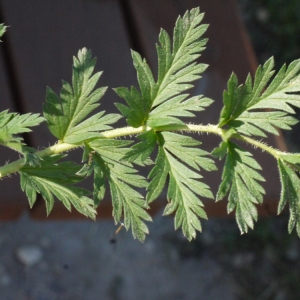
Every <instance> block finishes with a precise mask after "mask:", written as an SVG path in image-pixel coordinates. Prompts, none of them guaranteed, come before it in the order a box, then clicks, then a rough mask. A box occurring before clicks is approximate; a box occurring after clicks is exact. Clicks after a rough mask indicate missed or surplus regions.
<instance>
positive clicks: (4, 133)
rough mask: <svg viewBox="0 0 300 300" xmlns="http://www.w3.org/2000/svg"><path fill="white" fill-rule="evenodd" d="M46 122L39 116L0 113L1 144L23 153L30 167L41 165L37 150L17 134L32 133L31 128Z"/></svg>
mask: <svg viewBox="0 0 300 300" xmlns="http://www.w3.org/2000/svg"><path fill="white" fill-rule="evenodd" d="M43 121H45V119H44V118H43V117H41V116H40V115H39V114H31V113H28V114H23V115H20V114H18V113H9V112H8V110H5V111H2V112H1V113H0V144H1V145H3V146H5V147H9V148H11V149H13V150H15V151H18V152H19V153H21V154H22V155H23V156H24V158H25V162H26V163H29V164H30V165H39V160H40V159H39V158H38V157H37V156H36V155H35V154H34V152H36V150H34V149H32V148H30V147H28V146H26V145H25V144H24V143H23V138H22V137H20V136H17V134H20V133H24V132H31V131H32V130H31V129H30V127H33V126H37V125H39V124H40V123H42V122H43Z"/></svg>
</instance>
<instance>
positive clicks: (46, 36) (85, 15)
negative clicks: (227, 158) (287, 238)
mask: <svg viewBox="0 0 300 300" xmlns="http://www.w3.org/2000/svg"><path fill="white" fill-rule="evenodd" d="M197 6H200V8H201V11H202V12H205V18H204V21H205V23H209V24H210V27H209V29H208V32H207V34H206V36H207V37H208V38H209V43H208V49H207V50H206V51H205V52H204V54H203V57H202V61H203V62H205V63H208V64H209V65H210V67H209V69H208V71H207V72H206V73H205V74H204V75H203V78H202V79H201V80H200V81H199V82H198V83H196V86H195V89H194V91H193V93H197V94H205V95H206V96H208V97H211V98H213V99H215V103H214V105H212V106H211V108H210V109H209V110H208V111H207V112H205V113H202V114H199V116H198V119H197V121H196V120H193V122H195V123H203V124H206V123H215V122H217V120H218V116H219V112H220V109H221V107H222V92H223V90H224V89H225V88H226V82H227V80H228V78H229V76H230V74H231V72H232V71H234V72H236V73H237V75H238V77H239V78H240V79H241V81H242V80H244V79H245V77H246V75H247V74H248V72H252V73H253V72H254V70H255V69H256V59H255V56H254V53H253V50H252V47H251V44H250V43H249V39H248V36H247V33H246V31H245V28H244V26H243V23H242V21H241V19H240V15H239V12H238V9H237V4H236V2H235V1H234V0H227V1H224V0H210V1H205V0H164V1H161V0H143V1H140V0H64V1H61V0H43V1H38V0H26V1H20V0H1V1H0V17H1V19H2V20H1V22H4V23H5V24H7V25H9V26H10V27H9V29H8V32H7V33H6V34H5V37H4V38H3V40H4V43H1V52H0V84H1V92H2V93H1V96H2V99H1V102H0V109H1V110H4V109H8V108H9V109H10V111H19V112H20V113H25V112H35V113H41V111H42V103H43V101H44V97H45V90H46V86H50V87H51V88H52V89H54V90H55V91H56V92H59V90H60V88H61V79H64V80H67V81H70V80H71V66H72V56H73V55H77V52H78V50H79V49H81V48H83V47H87V48H89V49H91V50H92V53H93V55H94V56H96V57H97V59H98V60H97V66H96V68H97V70H103V71H104V73H103V75H102V77H101V79H100V84H101V85H103V86H106V85H108V86H109V87H110V88H113V87H118V86H130V85H136V82H137V81H136V75H135V72H134V68H133V66H132V61H131V56H130V48H132V49H134V50H137V51H139V52H140V53H141V54H142V55H143V56H144V57H146V59H147V61H148V62H149V64H150V65H151V66H152V67H154V68H156V65H157V62H156V61H157V58H156V51H155V43H156V42H157V39H158V33H159V29H160V28H161V27H162V28H164V29H166V30H167V31H168V32H169V33H170V34H171V33H172V29H173V27H174V23H175V20H176V18H177V16H178V15H179V14H181V15H182V14H183V13H184V12H185V11H186V10H187V9H191V8H193V7H197ZM118 101H120V99H119V98H118V97H117V96H116V95H115V94H114V93H113V91H112V90H111V89H110V90H109V91H108V93H107V94H106V95H105V97H104V98H103V99H102V103H103V104H102V106H101V109H105V110H106V111H109V112H112V111H116V108H115V106H114V103H115V102H118ZM120 125H125V123H124V122H123V123H121V124H120ZM199 139H200V140H201V141H202V142H203V144H204V147H205V149H207V150H212V149H213V148H214V147H215V146H216V145H218V143H219V139H218V138H216V137H212V136H204V135H203V136H199ZM26 141H27V142H28V143H29V144H30V145H31V146H34V147H37V148H39V149H43V148H45V147H47V146H48V145H49V144H51V143H53V142H54V139H53V138H52V136H51V135H50V133H49V132H48V130H47V128H46V126H41V127H39V128H34V132H33V133H32V134H30V135H29V136H26ZM268 143H269V144H271V145H273V146H275V147H280V148H283V147H285V145H284V142H283V141H282V139H281V138H279V139H275V138H274V139H269V140H268ZM0 153H1V156H0V159H1V164H4V163H5V162H6V161H7V160H8V159H10V160H13V159H14V158H18V155H16V154H15V153H14V154H13V157H12V156H11V153H10V152H9V151H7V150H6V149H3V148H2V149H1V152H0ZM71 155H72V156H73V155H74V154H73V153H72V154H71ZM256 157H257V159H258V160H259V162H261V164H262V165H263V167H264V172H263V175H264V176H265V178H266V179H267V183H266V184H265V188H266V192H267V193H266V200H265V201H266V202H265V203H266V204H264V205H263V206H261V207H260V209H259V211H260V214H265V215H266V214H267V215H268V214H274V213H275V211H276V203H277V200H278V198H279V193H280V191H279V180H278V175H277V170H276V164H275V163H274V161H273V160H272V158H270V157H269V156H267V155H264V154H262V153H261V152H260V151H257V156H256ZM204 175H205V178H207V179H206V182H207V183H208V184H209V185H210V186H212V189H213V191H214V192H216V189H217V187H218V184H219V183H220V180H221V168H220V170H219V171H218V172H214V173H209V174H204ZM0 189H1V197H0V218H1V219H2V220H9V219H12V218H16V217H18V216H19V215H20V213H21V212H22V211H23V210H24V209H28V204H27V200H26V197H25V195H24V194H23V193H22V192H21V191H20V186H19V178H18V176H12V178H9V179H4V180H3V181H1V182H0ZM162 201H164V200H163V199H162ZM160 203H161V202H158V204H157V205H156V206H155V207H154V208H153V212H155V211H157V209H158V207H159V206H160ZM205 206H206V209H207V211H208V215H209V216H224V215H226V202H225V201H222V202H220V203H218V204H216V203H214V202H213V201H206V202H205ZM31 214H32V216H33V217H35V218H44V217H45V207H44V204H43V202H42V201H39V203H37V205H36V206H35V207H34V209H33V210H32V211H31ZM110 216H111V206H110V204H108V203H107V202H104V203H103V204H102V205H100V207H99V218H101V217H110ZM69 217H71V218H75V217H78V214H77V213H76V212H75V211H74V212H72V213H71V214H70V213H69V212H68V211H66V209H64V208H63V207H62V206H61V205H60V204H59V203H58V202H57V203H56V205H55V206H54V210H53V212H52V214H51V215H50V218H69Z"/></svg>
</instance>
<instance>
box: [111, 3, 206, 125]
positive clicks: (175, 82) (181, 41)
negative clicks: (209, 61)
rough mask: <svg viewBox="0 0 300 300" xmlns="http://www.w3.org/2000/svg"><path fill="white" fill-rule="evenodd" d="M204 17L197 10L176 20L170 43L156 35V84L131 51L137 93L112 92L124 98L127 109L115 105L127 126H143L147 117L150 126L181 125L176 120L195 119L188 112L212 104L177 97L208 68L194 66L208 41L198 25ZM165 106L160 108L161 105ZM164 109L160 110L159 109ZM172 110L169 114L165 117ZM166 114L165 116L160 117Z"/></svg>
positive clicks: (146, 66)
mask: <svg viewBox="0 0 300 300" xmlns="http://www.w3.org/2000/svg"><path fill="white" fill-rule="evenodd" d="M202 19H203V14H202V13H200V10H199V8H195V9H192V10H191V11H188V12H186V13H185V15H184V16H183V17H179V18H178V19H177V22H176V25H175V28H174V34H173V43H172V42H171V39H170V37H169V35H168V33H167V32H166V31H165V30H163V29H162V30H161V32H160V34H159V44H158V45H156V50H157V55H158V78H157V81H156V82H155V80H154V77H153V74H152V72H151V70H150V68H149V66H148V64H147V62H146V61H145V60H143V59H142V58H141V56H140V55H139V54H138V53H136V52H134V51H132V57H133V62H134V67H135V69H136V71H137V77H138V82H139V86H140V91H141V92H139V91H138V90H137V89H136V88H134V87H132V88H131V90H128V89H126V88H123V87H122V88H117V89H115V91H116V93H117V94H118V95H119V96H120V97H121V98H124V99H125V100H126V102H127V105H128V106H125V105H123V104H117V107H118V109H119V110H120V111H121V113H122V114H123V115H124V116H125V117H126V118H127V122H128V124H129V125H131V126H133V127H139V126H141V125H145V124H146V123H147V120H148V115H149V113H150V111H151V109H153V110H152V112H151V113H150V116H149V124H151V125H150V126H163V125H169V124H174V123H175V124H182V122H181V121H180V120H179V119H178V118H174V117H176V116H186V117H190V116H194V115H193V114H192V113H191V111H200V110H203V107H205V106H207V105H208V104H209V103H210V102H211V100H207V99H201V96H200V97H193V98H191V99H186V98H187V96H188V95H187V94H185V95H182V96H179V94H180V93H182V92H185V91H187V90H188V89H190V88H192V87H193V85H192V82H193V81H195V80H197V79H199V78H201V76H200V74H201V73H202V72H203V71H204V70H205V69H206V68H207V65H205V64H201V63H198V62H197V59H198V58H199V57H200V53H201V51H203V50H204V48H205V44H206V42H207V39H203V38H202V35H203V34H204V32H205V31H206V29H207V27H208V26H207V25H201V21H202ZM176 96H177V97H176ZM165 102H166V103H167V104H165V105H163V103H165ZM161 105H163V106H162V107H160V106H161ZM169 108H171V110H170V111H169V113H166V112H167V111H168V109H169ZM163 113H165V114H163Z"/></svg>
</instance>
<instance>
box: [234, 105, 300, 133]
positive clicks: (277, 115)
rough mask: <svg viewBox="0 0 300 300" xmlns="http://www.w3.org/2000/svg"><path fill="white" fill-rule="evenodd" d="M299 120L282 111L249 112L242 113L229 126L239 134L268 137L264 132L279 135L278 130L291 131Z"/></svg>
mask: <svg viewBox="0 0 300 300" xmlns="http://www.w3.org/2000/svg"><path fill="white" fill-rule="evenodd" d="M297 123H298V120H297V119H295V118H294V117H292V116H289V115H287V114H286V113H285V112H282V111H265V112H248V111H245V112H244V113H242V114H241V115H240V116H239V117H238V118H237V119H236V120H234V121H231V122H230V123H229V124H230V126H232V127H234V128H238V131H239V133H242V134H245V135H249V136H251V135H256V136H261V137H266V134H265V133H264V131H266V132H269V133H272V134H275V135H278V134H279V133H278V131H277V129H276V128H281V129H284V130H290V129H291V126H293V125H295V124H297Z"/></svg>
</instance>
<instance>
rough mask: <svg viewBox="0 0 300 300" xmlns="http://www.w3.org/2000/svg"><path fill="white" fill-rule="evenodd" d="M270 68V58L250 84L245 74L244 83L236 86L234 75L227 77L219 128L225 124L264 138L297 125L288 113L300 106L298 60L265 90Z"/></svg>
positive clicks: (271, 60)
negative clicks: (279, 129)
mask: <svg viewBox="0 0 300 300" xmlns="http://www.w3.org/2000/svg"><path fill="white" fill-rule="evenodd" d="M273 67H274V60H273V58H270V59H269V60H268V61H267V62H266V63H265V64H264V65H263V66H262V67H261V66H259V67H258V69H257V71H256V74H255V77H254V82H253V83H252V77H251V76H250V75H248V77H247V79H246V82H245V84H242V85H238V79H237V77H236V75H235V74H232V75H231V77H230V79H229V81H228V88H227V90H226V91H224V94H223V101H224V108H223V109H222V111H221V115H220V121H219V127H222V126H224V125H225V124H227V125H229V126H230V127H231V128H234V129H236V130H237V132H238V133H242V134H246V135H255V136H261V137H266V134H265V132H267V133H272V134H278V131H277V130H276V128H281V129H285V130H289V129H291V126H293V125H295V124H296V123H297V122H298V121H297V120H296V119H295V118H294V117H291V116H289V115H288V113H295V111H294V109H293V108H292V107H291V106H290V105H293V106H296V107H300V95H299V92H300V77H299V76H300V60H296V61H294V62H292V63H291V64H290V65H289V66H288V68H286V65H284V66H283V67H282V68H281V69H280V71H279V72H278V73H277V75H276V76H275V78H274V79H273V80H272V81H271V83H270V84H269V86H268V87H267V84H268V83H269V81H270V80H271V78H272V76H273V74H274V70H273ZM297 93H298V94H297ZM259 109H266V110H265V111H262V112H260V111H257V110H259ZM253 110H254V111H253Z"/></svg>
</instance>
